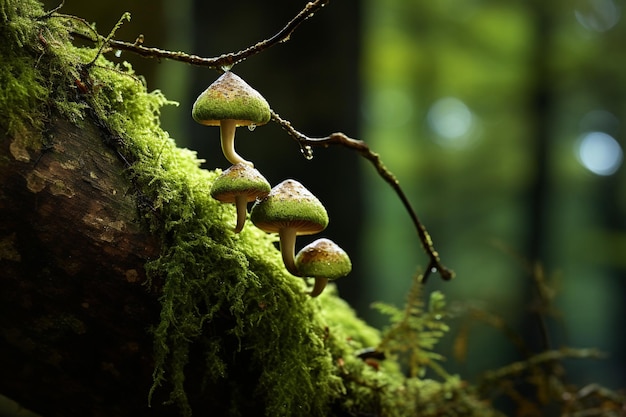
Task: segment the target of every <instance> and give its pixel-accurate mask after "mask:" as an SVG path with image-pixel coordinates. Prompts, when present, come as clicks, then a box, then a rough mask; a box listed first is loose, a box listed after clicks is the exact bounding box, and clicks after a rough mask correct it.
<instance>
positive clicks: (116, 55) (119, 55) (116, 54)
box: [115, 49, 122, 58]
mask: <svg viewBox="0 0 626 417" xmlns="http://www.w3.org/2000/svg"><path fill="white" fill-rule="evenodd" d="M121 56H122V50H121V49H118V50H117V51H115V57H116V58H119V57H121Z"/></svg>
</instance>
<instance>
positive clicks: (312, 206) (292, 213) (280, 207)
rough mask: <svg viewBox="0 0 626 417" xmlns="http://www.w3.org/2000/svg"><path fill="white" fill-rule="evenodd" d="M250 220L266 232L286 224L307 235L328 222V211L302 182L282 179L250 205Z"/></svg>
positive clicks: (318, 229)
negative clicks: (264, 195) (263, 196)
mask: <svg viewBox="0 0 626 417" xmlns="http://www.w3.org/2000/svg"><path fill="white" fill-rule="evenodd" d="M250 220H252V223H254V225H255V226H256V227H258V228H259V229H261V230H263V231H265V232H268V233H278V232H279V231H280V229H282V228H287V227H289V228H295V229H297V232H296V234H298V235H310V234H315V233H319V232H321V231H322V230H324V229H325V228H326V226H328V213H326V209H325V208H324V206H323V205H322V203H321V202H320V201H319V200H318V199H317V197H315V196H314V195H313V194H311V192H310V191H309V190H307V189H306V188H305V187H304V186H303V185H302V184H300V183H299V182H298V181H295V180H285V181H283V182H281V183H280V184H278V185H276V186H275V187H274V188H272V190H271V191H270V193H269V194H268V195H267V196H266V197H265V198H263V199H261V200H259V201H257V202H256V203H255V204H254V206H252V210H251V211H250Z"/></svg>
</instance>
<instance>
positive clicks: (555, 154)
mask: <svg viewBox="0 0 626 417" xmlns="http://www.w3.org/2000/svg"><path fill="white" fill-rule="evenodd" d="M304 4H305V2H304V1H302V2H297V1H293V0H272V1H263V2H260V1H254V0H231V1H228V2H223V1H212V0H177V1H171V0H161V1H156V0H150V1H148V0H124V1H122V0H111V1H107V2H104V1H100V2H84V1H79V0H66V1H65V5H64V7H63V9H62V10H61V12H62V13H68V14H74V15H77V16H81V17H83V18H85V19H86V20H87V21H89V22H95V23H96V26H97V29H98V30H99V32H100V33H102V34H107V33H108V32H109V31H110V30H111V28H112V27H113V26H114V25H115V23H116V22H117V20H118V19H119V18H120V16H121V15H122V13H123V12H125V11H129V12H131V15H132V21H131V22H130V23H126V24H124V26H123V27H122V28H121V29H120V30H119V31H118V32H117V35H116V38H117V39H121V40H127V41H134V40H135V38H136V37H137V36H138V35H139V34H143V35H144V36H145V43H144V45H146V46H155V47H160V48H166V49H170V50H181V51H185V52H187V53H192V54H197V55H200V56H205V57H212V56H217V55H220V54H222V53H226V52H235V51H238V50H241V49H244V48H246V47H247V46H250V45H252V44H254V43H256V42H257V41H260V40H262V39H265V38H268V37H270V36H271V35H273V34H274V33H275V32H276V31H278V30H279V29H280V28H282V27H283V26H284V24H285V23H286V22H287V21H289V20H290V19H291V18H292V17H293V16H294V15H295V14H296V13H297V12H298V11H299V10H300V9H301V8H302V7H303V6H304ZM45 5H46V7H47V8H52V7H55V6H57V5H58V3H56V2H54V1H51V0H46V2H45ZM623 6H624V4H623V2H622V1H617V0H576V1H570V0H553V1H549V2H544V1H540V0H531V1H519V0H500V1H493V0H439V1H417V0H362V1H355V0H352V1H345V0H343V1H341V0H332V1H331V2H330V3H329V5H328V6H327V7H325V8H324V9H323V10H322V11H321V12H319V13H317V14H316V16H315V17H314V18H313V19H311V20H310V21H307V22H306V23H304V24H303V25H302V26H301V27H300V28H299V29H298V30H297V31H296V32H295V33H294V34H293V35H292V37H291V40H290V41H289V42H286V43H284V44H281V45H278V46H276V47H274V48H272V49H270V50H268V51H266V52H265V53H263V54H261V55H258V56H255V57H252V58H250V59H248V60H247V61H245V62H243V63H241V64H239V65H237V66H236V67H235V68H234V70H233V71H234V72H236V73H237V74H238V75H240V76H242V77H243V78H244V79H246V80H247V81H248V82H249V83H250V84H251V85H252V86H253V87H255V88H256V89H257V90H259V91H260V92H261V93H262V94H263V95H264V96H265V97H266V98H267V99H268V101H269V102H270V105H271V106H272V108H273V109H274V110H275V111H276V112H277V113H278V114H280V115H281V116H282V117H283V118H285V119H287V120H290V121H291V122H292V123H293V125H294V127H296V128H297V129H298V130H300V131H301V132H303V133H305V134H307V135H309V136H326V135H328V134H330V133H332V132H335V131H341V132H344V133H346V134H347V135H349V136H351V137H353V138H358V139H362V140H364V141H366V142H367V143H368V144H369V145H370V146H371V148H372V149H373V150H374V151H375V152H377V153H379V154H380V156H381V157H382V159H383V161H384V162H385V164H386V166H387V167H388V168H389V169H390V170H391V171H392V172H393V173H394V174H395V175H396V176H397V178H398V180H399V181H400V184H401V185H402V187H403V189H404V190H405V192H406V193H407V194H408V197H409V199H410V201H411V202H412V204H413V205H414V208H415V210H416V211H417V213H418V216H419V217H420V219H421V220H422V222H423V223H424V224H425V225H426V227H427V228H428V230H429V231H430V233H431V235H432V237H433V239H434V243H435V247H436V248H437V249H438V250H439V252H440V254H441V256H442V260H443V263H444V264H446V265H447V266H448V267H450V268H452V269H454V270H455V271H456V273H457V277H456V279H455V280H453V281H452V282H441V280H439V279H438V277H437V276H436V275H433V276H431V278H430V281H429V282H428V285H427V290H429V291H430V290H435V289H442V290H443V291H444V293H445V294H446V295H447V297H448V300H449V301H450V303H451V304H452V307H453V310H454V309H456V308H457V307H459V306H464V308H472V309H473V308H479V309H484V310H486V311H488V312H490V313H493V314H496V315H498V316H500V317H502V318H503V319H505V320H507V322H508V323H509V324H510V325H511V326H512V327H514V328H516V329H519V331H520V333H521V335H522V337H524V338H525V340H526V341H527V343H528V345H529V348H530V349H531V350H534V351H538V350H540V349H542V348H543V347H544V346H543V340H542V338H541V337H540V331H539V329H540V326H539V324H538V321H537V319H536V317H535V316H533V315H532V314H529V313H530V310H531V309H532V308H534V307H537V303H536V302H535V301H536V300H537V297H536V294H535V292H536V291H535V286H534V285H533V277H536V276H537V275H538V274H539V275H541V274H543V275H542V276H544V278H545V279H546V280H548V281H549V282H550V283H551V284H552V285H553V286H554V288H555V289H556V291H557V297H556V299H555V303H554V304H553V305H552V307H553V311H550V316H549V320H548V325H549V329H550V336H551V337H550V343H551V347H553V348H558V347H560V346H563V345H568V346H572V347H596V348H599V349H601V350H603V351H606V352H608V353H609V354H610V356H609V358H608V359H607V360H603V361H595V360H594V361H572V362H571V363H570V362H568V366H569V367H568V373H569V375H570V376H571V379H572V380H573V381H575V382H577V383H579V384H587V383H591V382H598V383H601V384H605V385H608V386H609V387H613V388H617V387H625V386H626V372H625V370H626V363H625V360H624V355H623V352H624V351H626V336H625V335H624V333H623V320H624V317H625V316H626V315H625V314H624V313H625V307H624V298H625V294H626V282H625V281H624V277H625V272H626V216H625V214H626V183H625V175H626V172H625V170H624V167H623V147H624V144H625V132H624V125H623V124H624V122H625V121H626V100H625V98H626V71H625V70H626V49H625V47H624V39H626V22H624V18H623V16H622V11H623V10H622V9H623ZM109 58H110V59H113V60H116V59H117V60H118V61H122V60H127V61H129V62H131V63H132V64H133V66H134V67H135V69H136V71H137V72H138V73H139V74H142V75H144V76H145V78H146V82H147V84H148V88H149V90H152V89H160V90H162V91H163V92H164V93H165V95H166V96H167V97H168V98H170V99H171V100H174V101H177V102H179V103H180V105H179V106H178V107H174V106H170V107H168V108H166V109H164V111H163V126H164V128H165V129H166V130H168V131H169V132H170V135H171V136H172V137H173V138H175V140H176V141H177V143H178V144H179V145H180V146H183V147H189V148H191V149H194V150H196V151H197V152H198V155H199V157H200V158H203V159H205V160H206V163H205V167H206V168H209V169H212V168H215V167H220V168H227V166H228V163H227V162H226V160H225V159H224V158H223V156H222V154H221V152H220V151H219V132H218V129H211V128H207V127H203V126H200V125H197V124H196V123H194V122H193V120H192V119H191V116H190V114H191V106H192V104H193V102H194V100H195V98H196V96H197V95H198V94H199V93H200V92H201V91H202V90H203V89H204V88H206V87H207V86H208V85H209V84H210V83H211V82H212V81H213V80H214V79H215V78H217V76H218V75H219V74H218V73H217V72H215V71H212V70H207V69H203V68H197V67H192V66H189V65H186V64H182V63H177V62H165V61H161V62H159V61H158V60H152V59H143V58H140V57H137V56H133V55H132V54H129V53H123V54H122V55H121V56H120V57H117V58H116V57H115V56H114V54H112V53H111V54H109ZM237 149H238V151H239V152H240V154H241V155H242V156H244V157H245V158H248V159H251V160H253V161H254V162H255V165H256V167H257V168H258V169H259V170H260V171H261V172H262V173H263V174H264V175H265V176H266V177H267V178H268V179H269V181H270V182H271V183H272V184H276V183H278V182H280V181H282V180H283V179H286V178H288V177H290V178H295V179H297V180H299V181H301V182H302V183H304V184H305V185H306V186H307V187H308V188H309V189H310V190H311V191H312V192H313V193H314V194H316V195H317V196H318V197H319V198H320V200H322V202H324V204H325V205H326V207H327V209H328V212H329V215H330V218H331V223H330V225H329V227H328V229H327V230H326V231H325V232H324V233H323V235H324V236H325V237H329V238H332V239H333V240H335V241H336V242H337V243H339V244H340V245H341V246H342V247H344V248H345V249H346V250H347V251H348V252H349V253H350V255H351V257H352V259H353V263H354V270H353V272H352V274H351V275H350V276H348V277H346V278H344V279H343V280H341V281H339V282H338V287H339V290H340V293H341V295H342V296H343V297H344V298H346V299H347V300H348V301H349V302H350V303H351V304H352V305H353V306H354V307H355V308H356V309H357V311H358V312H359V314H360V315H361V316H362V317H363V318H365V319H366V320H367V321H368V322H370V323H372V324H373V325H376V326H378V327H381V326H384V325H385V319H384V317H382V316H381V315H380V314H378V313H377V312H376V311H375V310H373V309H372V308H371V307H370V305H371V303H372V302H374V301H384V302H388V303H393V304H396V305H398V306H400V305H402V304H403V302H404V297H405V294H406V292H407V290H408V288H409V286H410V283H411V278H412V276H413V275H414V274H416V273H417V272H419V271H421V270H423V268H425V267H426V264H427V263H428V259H427V257H426V255H425V254H424V253H423V251H422V249H421V247H420V243H419V240H418V239H417V235H416V232H415V229H414V228H413V226H412V223H411V221H410V218H409V216H408V215H407V213H406V212H405V211H404V208H403V207H402V205H401V203H400V201H399V200H398V199H397V198H396V195H395V194H394V192H393V191H392V189H391V188H390V187H389V186H388V185H387V184H386V183H384V182H383V181H382V179H381V178H380V177H378V176H377V174H376V173H375V171H374V169H373V168H372V167H371V165H370V164H369V163H368V162H366V161H365V160H362V159H360V157H358V156H357V155H356V154H355V153H353V152H351V151H349V150H346V149H344V148H329V149H316V150H315V152H314V158H313V159H312V160H311V161H307V160H306V159H305V158H303V157H302V155H301V153H300V150H299V147H298V145H297V144H296V143H295V142H294V141H293V140H291V139H290V138H289V137H288V136H287V135H286V134H285V133H284V132H283V131H282V130H281V129H280V128H279V127H278V126H277V125H275V124H269V125H267V126H263V127H261V128H258V129H256V130H255V131H254V132H249V131H248V130H246V129H239V131H238V133H237ZM314 238H315V237H311V238H310V239H307V238H306V237H302V238H300V240H299V242H298V245H299V246H303V245H304V244H306V243H308V241H310V240H313V239H314ZM420 268H421V269H420ZM534 300H535V301H534ZM455 306H456V307H455ZM539 307H540V306H539ZM469 323H470V322H469V321H468V316H467V314H466V315H465V316H461V315H459V317H458V318H455V319H452V320H451V324H452V325H453V330H452V332H451V334H450V337H449V338H448V339H446V340H444V342H443V343H442V344H441V352H442V353H443V354H444V355H446V356H448V358H449V359H448V362H447V363H446V364H445V366H446V368H447V369H448V370H450V371H452V372H461V373H462V374H463V376H464V377H469V378H472V377H473V376H476V375H477V374H478V373H479V372H480V371H483V370H486V369H488V368H495V367H498V366H501V365H504V364H505V363H507V362H508V361H511V360H516V359H519V358H520V356H519V353H518V352H517V351H516V350H515V347H514V346H513V345H512V344H511V342H510V341H509V340H507V339H506V337H505V336H504V335H503V333H502V332H501V331H498V330H494V329H493V328H491V327H489V326H487V325H485V324H480V323H474V324H472V325H470V324H469ZM459 334H461V335H467V336H469V337H468V339H467V341H468V342H469V345H468V346H469V351H468V354H467V357H466V358H463V350H462V349H461V350H458V349H457V350H456V351H455V350H454V349H453V348H454V347H455V346H456V347H457V348H459V347H462V346H463V345H462V344H461V343H460V342H463V341H465V340H466V339H464V338H459V337H458V335H459ZM455 342H456V343H455ZM485 352H488V354H485Z"/></svg>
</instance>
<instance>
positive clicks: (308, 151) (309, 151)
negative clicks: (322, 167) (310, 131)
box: [300, 145, 313, 161]
mask: <svg viewBox="0 0 626 417" xmlns="http://www.w3.org/2000/svg"><path fill="white" fill-rule="evenodd" d="M300 152H302V155H304V157H305V158H306V159H307V161H310V160H311V159H313V148H311V147H310V146H309V145H305V146H301V147H300Z"/></svg>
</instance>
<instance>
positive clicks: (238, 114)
mask: <svg viewBox="0 0 626 417" xmlns="http://www.w3.org/2000/svg"><path fill="white" fill-rule="evenodd" d="M191 115H192V117H193V119H194V120H195V121H196V122H198V123H200V124H203V125H206V126H219V125H220V121H221V120H234V121H235V123H236V125H237V126H248V125H251V124H254V125H257V126H260V125H264V124H266V123H267V122H269V120H270V106H269V104H268V103H267V101H266V100H265V99H264V98H263V96H262V95H261V94H260V93H259V92H258V91H256V90H255V89H254V88H252V87H250V85H248V83H246V82H245V81H244V80H242V79H241V78H240V77H239V76H237V75H235V74H233V73H232V72H230V71H226V72H225V73H224V74H222V75H221V76H220V77H219V78H218V79H217V80H215V81H214V82H213V84H211V85H210V86H209V87H208V88H207V89H206V90H204V91H203V92H202V94H200V95H199V96H198V98H197V99H196V102H195V103H194V104H193V108H192V110H191Z"/></svg>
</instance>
